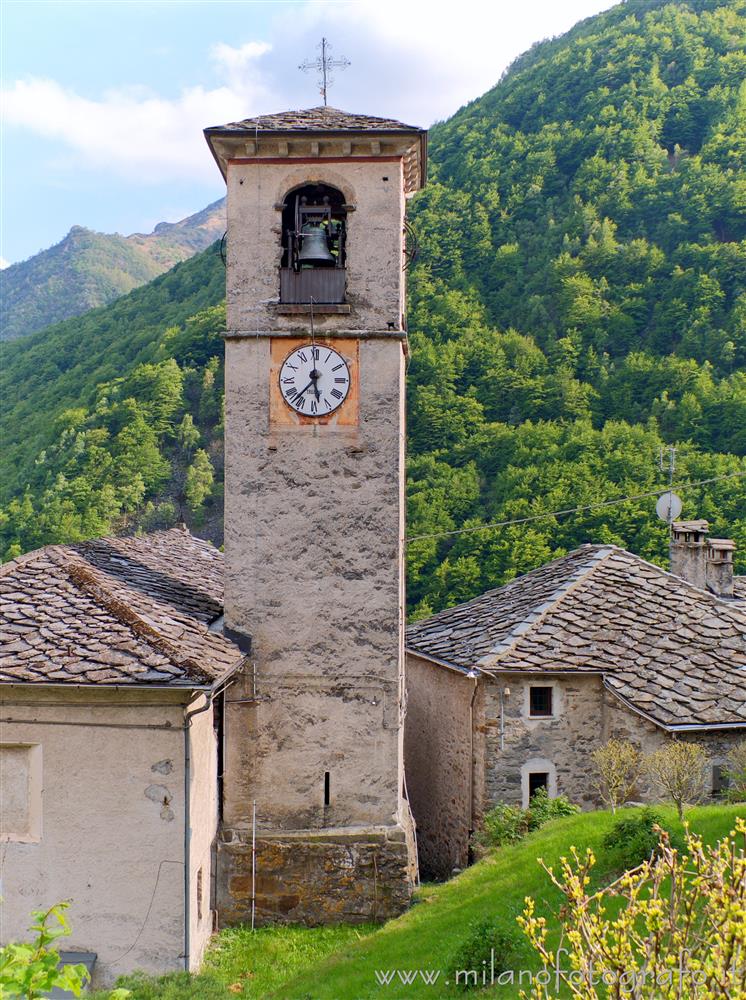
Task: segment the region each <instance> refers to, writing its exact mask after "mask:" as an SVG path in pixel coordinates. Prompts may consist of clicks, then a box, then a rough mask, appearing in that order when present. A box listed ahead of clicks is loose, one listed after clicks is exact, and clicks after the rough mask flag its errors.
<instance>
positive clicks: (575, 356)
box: [0, 0, 746, 616]
mask: <svg viewBox="0 0 746 1000" xmlns="http://www.w3.org/2000/svg"><path fill="white" fill-rule="evenodd" d="M745 167H746V3H745V2H744V0H730V2H723V3H717V2H714V0H706V2H705V0H689V2H678V3H664V2H645V3H642V2H635V3H628V4H621V5H619V6H618V7H615V8H613V9H612V10H610V11H608V12H606V13H604V14H602V15H599V16H598V17H596V18H592V19H589V20H587V21H584V22H582V23H581V24H579V25H577V26H576V27H575V28H574V29H573V30H572V31H571V32H569V33H568V34H567V35H565V36H563V37H562V38H559V39H555V40H552V41H549V42H543V43H541V44H538V45H536V46H534V47H533V48H532V49H531V50H530V51H529V52H528V53H526V54H525V55H523V56H522V57H521V58H520V59H518V60H517V61H516V63H514V65H513V66H512V67H511V68H510V69H509V71H508V72H507V73H506V74H505V75H504V77H503V79H502V80H501V81H500V83H499V84H498V85H497V86H496V87H495V88H494V89H493V90H491V91H490V92H489V93H487V94H486V95H484V96H483V97H482V98H480V99H479V100H476V101H474V102H473V103H472V104H470V105H468V106H467V107H465V108H463V109H462V110H461V111H459V112H458V113H457V114H456V115H455V116H454V117H453V118H452V119H450V120H449V121H447V122H445V123H443V124H440V125H438V126H436V127H435V128H434V129H433V130H432V132H431V172H430V182H429V184H428V186H427V188H426V189H425V191H424V192H422V193H421V194H420V195H419V196H418V197H417V198H416V199H415V200H414V201H413V203H412V204H411V206H410V220H411V222H412V224H413V226H414V227H415V230H416V232H417V234H418V239H419V245H420V252H419V256H418V259H417V262H416V264H415V266H414V267H413V269H412V271H411V272H410V274H411V280H410V302H409V313H408V321H409V331H410V339H411V348H412V361H411V364H410V367H409V373H408V403H409V527H408V533H409V535H410V536H411V537H412V538H413V540H412V541H411V542H410V544H409V556H408V557H409V598H410V606H411V610H412V613H413V614H414V615H416V616H419V615H422V614H426V613H428V612H429V611H430V610H435V609H438V608H440V607H443V606H445V605H448V604H453V603H456V602H457V601H460V600H464V599H466V598H468V597H470V596H473V595H474V594H476V593H479V592H480V591H482V590H484V589H486V588H487V587H490V586H496V585H498V584H500V583H501V582H503V581H505V580H507V579H509V578H510V577H512V576H514V575H515V574H516V573H520V572H524V571H525V570H527V569H529V568H531V567H532V566H535V565H537V564H539V563H541V562H544V561H545V560H547V559H550V558H552V557H554V556H556V555H559V554H562V553H564V552H566V551H567V550H568V549H570V548H572V547H573V546H575V545H577V544H580V543H581V542H584V541H609V542H615V543H617V544H620V545H624V546H625V547H627V548H629V549H631V550H632V551H636V552H639V553H640V554H642V555H644V556H646V557H647V558H651V559H653V560H655V561H658V562H665V555H666V541H667V536H666V527H665V525H664V524H663V523H662V522H660V521H658V520H657V519H656V517H655V513H654V502H655V501H654V498H652V499H651V498H650V497H641V498H640V499H637V500H633V501H631V502H625V503H621V504H618V505H609V506H599V505H600V504H602V503H607V502H608V501H614V500H618V499H620V498H624V497H627V496H637V495H638V494H644V493H648V492H650V491H654V490H656V489H659V488H660V487H661V485H662V484H664V483H665V482H667V475H668V474H667V472H666V471H662V470H661V469H660V468H659V464H658V460H659V452H660V449H661V448H662V447H664V446H668V445H669V444H676V446H677V453H676V464H677V468H676V473H675V477H674V478H675V481H676V482H677V483H679V484H682V489H681V492H682V496H683V498H684V514H685V515H686V516H689V517H705V518H707V519H708V520H710V522H711V523H712V526H713V530H714V532H715V533H716V534H720V535H727V536H730V537H734V538H735V539H736V540H737V542H738V544H739V547H740V550H741V555H740V567H741V569H742V570H743V567H744V566H746V561H745V559H744V557H745V556H746V475H744V473H746V461H745V460H744V456H746V372H745V371H744V363H745V362H746V172H745V171H744V168H745ZM222 295H223V271H222V265H221V262H220V259H219V257H218V255H217V253H216V251H215V249H214V248H213V249H212V250H209V251H207V252H206V253H204V254H202V255H201V256H199V257H196V258H194V259H192V260H191V261H187V262H185V263H183V264H180V265H178V266H177V267H176V268H174V269H173V271H171V272H169V273H168V274H166V275H163V276H162V277H160V278H158V279H156V280H155V281H154V282H151V283H150V284H149V285H147V286H145V287H143V288H141V289H138V290H136V291H134V292H132V293H131V294H130V295H128V296H126V297H125V298H123V299H120V300H119V301H117V302H116V303H114V304H113V305H111V306H109V307H107V308H105V309H99V310H96V311H94V312H91V313H88V314H87V315H86V316H84V317H82V318H81V319H77V320H74V321H68V322H66V323H62V324H59V325H58V326H57V327H53V328H50V329H48V330H45V331H43V333H40V334H37V335H34V336H32V337H30V338H28V339H27V340H25V341H24V342H22V343H17V344H14V345H10V346H6V347H5V348H4V357H3V359H2V361H3V364H2V368H3V371H2V375H1V376H0V378H1V379H2V381H0V393H1V394H2V398H3V400H4V404H5V405H4V409H3V413H2V418H1V426H2V433H3V435H4V436H5V438H6V442H5V443H4V445H3V448H2V455H1V456H0V461H1V462H2V466H0V475H1V477H2V482H3V484H4V488H5V492H4V494H3V496H2V497H1V498H0V505H1V506H2V513H0V536H1V540H0V546H1V549H0V551H2V553H3V555H4V557H5V558H7V557H10V556H13V555H14V554H17V553H18V552H21V551H23V550H26V549H29V548H33V547H36V546H38V545H41V544H45V543H47V542H51V541H62V540H68V539H73V538H81V537H85V536H90V535H94V534H100V533H103V532H106V531H112V530H131V529H133V528H140V527H141V528H149V527H154V526H158V525H163V524H169V523H173V522H174V520H176V519H179V518H182V517H184V518H186V519H187V521H188V522H189V523H190V525H192V526H193V528H194V530H196V531H197V532H201V533H204V534H206V535H208V536H209V537H212V538H214V539H215V540H216V541H219V538H220V509H221V500H222V493H221V491H222V452H221V433H222V427H221V406H222V398H221V384H222V342H221V339H220V331H221V329H222V323H223V311H222V305H221V300H222ZM726 476H727V477H730V478H723V477H726ZM711 479H715V480H717V481H715V482H710V483H706V484H703V485H701V486H695V487H685V485H683V484H687V483H697V482H700V481H701V480H711ZM578 507H581V508H590V509H586V510H581V511H579V512H578V513H574V514H566V515H552V516H546V515H547V514H550V513H551V512H554V511H560V510H566V509H568V508H578ZM526 518H529V519H530V520H528V521H523V523H519V524H515V525H510V526H504V527H500V528H491V529H485V530H480V528H481V526H483V525H486V524H490V523H492V522H495V521H508V520H516V519H526ZM464 529H466V530H464ZM448 532H460V533H457V534H447V533H448ZM417 536H435V537H417Z"/></svg>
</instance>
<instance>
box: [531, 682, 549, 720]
mask: <svg viewBox="0 0 746 1000" xmlns="http://www.w3.org/2000/svg"><path fill="white" fill-rule="evenodd" d="M528 714H529V715H531V716H537V717H539V718H543V719H546V718H549V717H550V716H551V715H552V689H551V687H532V688H531V691H530V700H529V712H528Z"/></svg>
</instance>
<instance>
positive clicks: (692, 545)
mask: <svg viewBox="0 0 746 1000" xmlns="http://www.w3.org/2000/svg"><path fill="white" fill-rule="evenodd" d="M709 529H710V525H709V524H708V523H707V521H674V522H673V524H672V525H671V550H670V555H671V572H672V573H674V574H675V575H676V576H680V577H681V578H682V580H686V581H687V583H691V584H694V586H695V587H700V588H701V589H702V590H704V589H705V587H706V585H707V574H706V570H705V546H706V545H707V539H706V535H707V532H708V531H709ZM731 572H732V570H731Z"/></svg>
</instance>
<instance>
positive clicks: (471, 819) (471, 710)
mask: <svg viewBox="0 0 746 1000" xmlns="http://www.w3.org/2000/svg"><path fill="white" fill-rule="evenodd" d="M466 676H467V677H468V678H470V680H473V681H474V690H473V691H472V693H471V701H470V702H469V824H468V827H467V829H468V830H469V840H471V835H472V833H473V832H474V702H475V700H476V697H477V689H478V687H479V671H478V670H470V671H469V673H468V674H467V675H466ZM467 856H468V857H469V858H470V856H471V847H470V846H469V845H468V844H467Z"/></svg>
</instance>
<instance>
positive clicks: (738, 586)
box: [733, 576, 746, 601]
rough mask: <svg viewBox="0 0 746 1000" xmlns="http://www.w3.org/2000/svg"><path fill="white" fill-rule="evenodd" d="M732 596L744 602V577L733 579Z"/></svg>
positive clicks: (745, 587)
mask: <svg viewBox="0 0 746 1000" xmlns="http://www.w3.org/2000/svg"><path fill="white" fill-rule="evenodd" d="M733 596H734V597H737V598H738V599H739V600H740V601H746V576H734V577H733Z"/></svg>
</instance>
